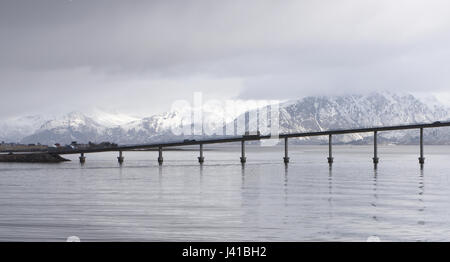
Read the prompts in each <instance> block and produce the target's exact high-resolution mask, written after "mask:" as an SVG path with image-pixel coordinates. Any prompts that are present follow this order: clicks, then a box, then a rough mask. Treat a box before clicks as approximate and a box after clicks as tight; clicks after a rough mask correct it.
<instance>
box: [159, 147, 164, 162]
mask: <svg viewBox="0 0 450 262" xmlns="http://www.w3.org/2000/svg"><path fill="white" fill-rule="evenodd" d="M158 163H159V165H162V164H163V156H162V147H161V146H160V147H159V149H158Z"/></svg>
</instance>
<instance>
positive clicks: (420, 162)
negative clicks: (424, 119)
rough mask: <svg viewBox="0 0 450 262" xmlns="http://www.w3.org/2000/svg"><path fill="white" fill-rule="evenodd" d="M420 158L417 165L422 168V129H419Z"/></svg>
mask: <svg viewBox="0 0 450 262" xmlns="http://www.w3.org/2000/svg"><path fill="white" fill-rule="evenodd" d="M419 143H420V157H419V164H420V167H421V168H423V165H424V164H425V157H423V128H421V129H420V142H419Z"/></svg>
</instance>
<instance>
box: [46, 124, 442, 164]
mask: <svg viewBox="0 0 450 262" xmlns="http://www.w3.org/2000/svg"><path fill="white" fill-rule="evenodd" d="M447 126H450V122H439V121H438V122H434V123H425V124H409V125H395V126H382V127H368V128H353V129H338V130H328V131H317V132H301V133H287V134H278V135H277V136H271V135H242V136H232V137H221V138H210V139H200V140H193V139H186V140H183V141H173V142H165V143H149V144H139V145H123V146H116V147H106V148H85V149H59V150H49V151H45V152H46V153H52V154H59V155H65V154H81V156H80V162H82V163H84V162H85V160H86V158H85V156H84V154H86V153H97V152H111V151H116V152H119V157H118V160H119V163H122V162H123V161H124V157H123V155H122V152H123V151H134V150H144V149H154V148H156V149H158V151H159V157H158V162H159V163H160V164H162V162H163V158H162V151H163V148H166V147H180V146H192V145H199V146H200V156H199V157H198V160H199V162H200V163H203V162H204V157H203V145H206V144H219V143H232V142H241V163H245V162H246V157H245V142H246V141H257V140H263V139H273V138H276V139H284V147H285V150H284V153H285V156H284V158H283V159H284V162H285V163H286V164H287V163H288V162H289V156H288V139H289V138H299V137H312V136H328V137H329V143H328V146H329V156H328V158H327V159H328V163H329V164H330V165H331V164H332V163H333V156H332V136H333V135H342V134H353V133H368V132H373V133H374V156H373V163H374V164H375V166H376V165H377V164H378V161H379V158H378V155H377V133H378V132H383V131H395V130H410V129H418V130H420V156H419V163H420V165H421V166H423V164H424V162H425V158H424V156H423V129H425V128H438V127H447ZM41 152H44V151H41Z"/></svg>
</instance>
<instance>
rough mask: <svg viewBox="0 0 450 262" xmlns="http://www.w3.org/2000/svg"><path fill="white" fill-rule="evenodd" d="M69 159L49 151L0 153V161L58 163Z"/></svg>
mask: <svg viewBox="0 0 450 262" xmlns="http://www.w3.org/2000/svg"><path fill="white" fill-rule="evenodd" d="M65 161H70V160H69V159H65V158H63V157H61V156H60V155H58V154H50V153H29V154H23V153H18V154H0V162H19V163H60V162H65Z"/></svg>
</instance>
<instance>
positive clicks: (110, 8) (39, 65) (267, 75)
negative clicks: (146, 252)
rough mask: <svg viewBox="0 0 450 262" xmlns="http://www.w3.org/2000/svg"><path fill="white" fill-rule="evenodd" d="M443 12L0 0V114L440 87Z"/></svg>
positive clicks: (438, 5) (448, 29) (438, 8)
mask: <svg viewBox="0 0 450 262" xmlns="http://www.w3.org/2000/svg"><path fill="white" fill-rule="evenodd" d="M449 9H450V3H448V1H443V0H442V1H438V0H436V1H418V0H415V1H414V0H413V1H385V0H384V1H383V0H382V1H356V0H354V1H350V0H344V1H282V2H280V1H220V2H219V1H131V2H130V1H114V0H108V1H106V0H96V1H81V0H78V1H77V0H73V1H62V0H61V1H57V0H53V1H52V0H43V1H21V0H18V1H2V2H1V3H0V35H1V36H2V44H1V46H0V57H1V59H0V89H1V90H2V91H3V93H5V92H6V91H7V92H6V93H7V94H6V95H3V97H4V99H3V102H2V104H1V106H0V108H1V109H2V113H1V114H4V115H11V114H21V113H27V112H30V111H33V112H40V111H45V110H47V111H52V110H68V111H73V110H80V108H86V107H110V108H115V109H119V110H125V111H129V112H133V111H136V112H139V113H152V112H158V111H164V110H168V109H169V108H170V104H171V102H172V101H174V100H175V99H180V97H184V98H185V99H191V95H192V93H193V92H194V91H203V92H205V93H206V94H205V95H210V96H211V97H222V98H231V97H239V98H248V99H257V98H262V99H271V98H277V99H290V98H295V97H298V96H303V95H310V94H320V95H324V94H331V93H345V92H347V93H348V92H366V91H376V90H384V89H389V90H391V91H395V90H398V91H411V92H421V91H422V92H423V91H435V92H444V90H445V89H446V88H447V87H448V85H449V83H450V79H449V77H448V74H447V73H446V72H448V71H449V65H448V64H449V62H448V61H449V58H450V39H449V37H450V34H449V33H450V17H449V16H448V14H447V10H449ZM5 98H6V99H5ZM17 101H20V103H19V105H20V106H17V105H18V104H17Z"/></svg>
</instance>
